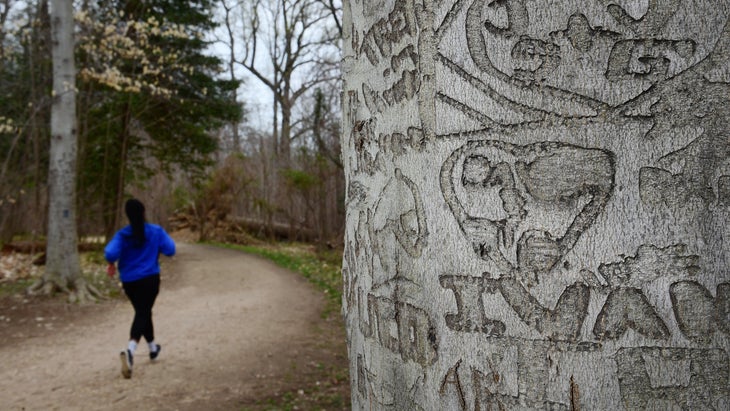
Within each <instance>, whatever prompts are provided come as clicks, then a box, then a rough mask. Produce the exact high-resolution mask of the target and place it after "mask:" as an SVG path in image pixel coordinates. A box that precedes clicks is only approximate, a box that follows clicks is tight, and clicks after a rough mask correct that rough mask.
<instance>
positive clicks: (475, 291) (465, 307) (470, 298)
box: [439, 275, 505, 336]
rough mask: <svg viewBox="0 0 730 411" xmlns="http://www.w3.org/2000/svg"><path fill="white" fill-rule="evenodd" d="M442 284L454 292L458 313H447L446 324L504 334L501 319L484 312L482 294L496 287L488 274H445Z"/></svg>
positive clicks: (469, 329) (494, 334)
mask: <svg viewBox="0 0 730 411" xmlns="http://www.w3.org/2000/svg"><path fill="white" fill-rule="evenodd" d="M439 280H440V282H441V286H442V287H444V288H447V289H450V290H451V291H453V292H454V297H455V298H456V308H457V313H456V314H446V325H447V326H448V327H449V328H450V329H452V330H454V331H460V332H481V333H484V334H486V335H489V336H499V335H502V334H504V330H505V325H504V323H503V322H501V321H497V320H493V319H490V318H487V315H486V313H485V312H484V304H483V302H482V295H483V294H484V293H485V292H489V293H493V292H495V291H496V288H495V287H494V286H493V283H492V282H491V280H489V278H487V276H486V275H485V276H483V277H469V276H456V275H445V276H441V278H440V279H439Z"/></svg>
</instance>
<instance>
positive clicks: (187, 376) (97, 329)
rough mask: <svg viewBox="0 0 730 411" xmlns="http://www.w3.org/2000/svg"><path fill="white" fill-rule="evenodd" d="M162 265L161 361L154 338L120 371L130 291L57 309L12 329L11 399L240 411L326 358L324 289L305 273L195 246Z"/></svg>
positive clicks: (7, 377) (0, 350)
mask: <svg viewBox="0 0 730 411" xmlns="http://www.w3.org/2000/svg"><path fill="white" fill-rule="evenodd" d="M162 271H163V272H162V285H161V292H160V295H159V297H158V299H157V302H156V303H155V308H154V319H155V333H156V339H157V341H158V342H159V343H160V344H161V345H162V347H163V349H162V353H161V354H160V358H159V359H158V360H157V361H156V362H155V363H152V362H150V360H149V357H148V351H147V346H146V344H145V343H144V342H142V343H141V344H140V347H139V348H138V349H137V353H136V357H135V367H134V373H133V376H132V378H131V379H130V380H125V379H123V378H122V377H121V375H120V370H119V369H120V367H119V358H118V355H119V352H120V351H121V350H122V349H123V348H124V347H125V346H126V341H127V338H128V333H129V326H130V323H131V319H132V315H133V311H132V308H131V305H130V304H129V303H128V302H127V301H126V300H124V301H122V300H120V301H114V302H106V303H103V304H97V305H94V306H93V307H86V308H83V309H80V310H76V313H77V314H78V313H81V314H83V315H80V316H79V318H74V317H73V313H68V312H62V310H58V312H53V313H46V314H45V315H46V317H50V319H52V320H53V322H51V326H50V327H48V326H47V325H46V326H44V327H40V326H39V329H40V330H41V331H42V332H39V333H36V334H35V335H33V334H31V335H29V336H24V335H23V334H22V333H15V334H10V331H12V329H6V330H5V331H6V332H8V334H6V335H7V338H13V341H11V342H8V340H7V339H6V341H5V343H0V409H2V410H129V409H145V410H215V409H220V410H231V409H233V410H235V409H240V407H241V404H242V401H245V400H246V399H250V398H253V397H257V396H261V394H262V393H261V392H260V391H261V390H263V391H267V392H272V390H275V389H277V385H279V386H280V385H281V384H282V382H281V381H282V380H283V379H284V374H286V373H291V372H292V370H291V369H292V368H297V367H298V370H299V371H302V370H303V369H304V368H306V367H305V366H303V365H302V363H305V364H304V365H306V361H307V356H309V355H314V356H316V350H317V347H316V345H317V339H318V336H317V334H316V333H317V332H316V329H317V326H316V323H317V322H318V321H321V318H320V312H321V310H322V308H323V304H324V299H323V298H322V297H321V295H320V294H319V293H318V292H317V291H315V290H314V289H313V288H312V287H310V286H309V285H308V284H307V283H306V282H305V281H304V280H303V279H301V278H300V277H299V276H297V275H295V274H293V273H290V272H288V271H286V270H283V269H280V268H278V267H277V266H275V265H274V264H273V263H270V262H268V261H266V260H263V259H259V258H257V257H252V256H249V255H246V254H244V253H241V252H237V251H233V250H226V249H220V248H215V247H208V246H202V245H189V244H178V253H177V256H175V257H174V259H172V260H169V259H163V268H162ZM72 311H74V310H72ZM39 318H40V317H39ZM36 320H37V321H39V322H42V321H44V320H47V318H46V319H43V318H41V319H38V318H36ZM0 331H2V330H0ZM3 338H5V337H3V335H0V340H1V339H3ZM143 341H144V340H143ZM299 371H297V372H299ZM302 372H303V371H302Z"/></svg>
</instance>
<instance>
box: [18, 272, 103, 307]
mask: <svg viewBox="0 0 730 411" xmlns="http://www.w3.org/2000/svg"><path fill="white" fill-rule="evenodd" d="M27 292H28V294H30V295H55V294H57V293H64V294H68V300H69V302H72V303H76V302H78V303H91V302H96V301H99V300H103V299H104V298H106V297H105V296H104V294H102V293H101V292H99V290H97V289H96V287H94V286H93V285H91V284H89V283H87V282H86V281H85V280H84V279H83V278H78V279H75V280H70V281H69V280H64V279H62V278H59V277H55V278H47V277H46V276H44V277H41V278H39V279H38V280H37V281H36V282H35V283H33V285H31V286H30V287H28V289H27Z"/></svg>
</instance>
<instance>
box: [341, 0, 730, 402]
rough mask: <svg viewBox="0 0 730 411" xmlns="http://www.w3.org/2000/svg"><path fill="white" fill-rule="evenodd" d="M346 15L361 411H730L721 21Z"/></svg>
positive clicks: (461, 5) (389, 1)
mask: <svg viewBox="0 0 730 411" xmlns="http://www.w3.org/2000/svg"><path fill="white" fill-rule="evenodd" d="M346 3H348V4H346V8H345V13H344V14H345V20H346V21H345V25H344V26H345V33H344V35H345V40H344V44H345V50H346V53H345V54H346V57H345V62H344V70H345V90H344V94H343V99H344V115H343V119H344V120H343V121H344V130H345V136H344V139H343V141H344V145H343V157H344V161H345V170H346V177H347V187H348V191H347V194H348V195H347V229H346V238H345V240H346V249H345V259H344V268H343V276H344V281H345V296H344V298H343V303H344V310H345V317H346V322H347V328H348V343H349V352H350V365H351V383H352V388H353V390H352V402H353V409H356V410H361V409H367V410H370V409H373V410H375V409H378V410H383V409H391V410H419V409H424V410H472V409H474V410H488V409H494V410H502V409H510V410H511V409H561V410H568V409H573V410H577V409H595V410H620V409H628V410H634V409H716V410H720V409H728V408H730V365H729V358H730V270H728V267H730V253H729V252H728V250H729V249H730V225H729V224H728V221H730V155H729V153H730V131H728V130H729V129H730V128H729V127H728V124H730V101H729V100H730V84H729V83H730V28H729V26H728V17H729V16H730V2H727V1H719V2H718V1H712V0H696V1H693V2H689V1H680V0H668V1H661V2H660V1H649V0H645V1H620V2H613V1H606V0H588V1H586V0H566V1H562V2H555V1H550V0H532V1H526V0H444V1H434V0H403V1H400V0H398V1H393V0H367V1H366V0H354V1H350V2H346Z"/></svg>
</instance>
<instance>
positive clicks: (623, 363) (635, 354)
mask: <svg viewBox="0 0 730 411" xmlns="http://www.w3.org/2000/svg"><path fill="white" fill-rule="evenodd" d="M616 363H617V364H618V381H619V387H620V389H621V397H622V398H623V403H624V406H625V407H626V408H627V409H629V410H646V409H676V408H679V409H690V410H699V409H702V410H721V409H726V408H724V407H727V405H728V404H730V398H728V391H727V384H728V377H730V376H729V375H728V357H727V354H726V353H725V352H724V351H722V350H702V349H680V348H622V349H620V350H619V351H618V353H617V354H616Z"/></svg>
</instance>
